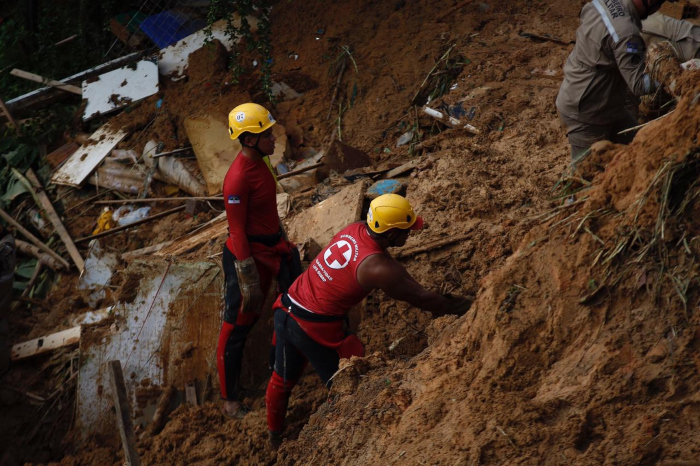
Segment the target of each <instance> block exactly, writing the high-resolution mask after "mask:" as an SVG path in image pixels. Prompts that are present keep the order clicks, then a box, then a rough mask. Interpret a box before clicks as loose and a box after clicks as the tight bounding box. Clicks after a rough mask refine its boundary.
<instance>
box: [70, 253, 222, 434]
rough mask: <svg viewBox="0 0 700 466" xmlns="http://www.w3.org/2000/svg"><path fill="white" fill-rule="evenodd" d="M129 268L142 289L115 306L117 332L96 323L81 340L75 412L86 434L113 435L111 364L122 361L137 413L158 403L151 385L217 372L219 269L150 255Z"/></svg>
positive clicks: (130, 278)
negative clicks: (143, 403)
mask: <svg viewBox="0 0 700 466" xmlns="http://www.w3.org/2000/svg"><path fill="white" fill-rule="evenodd" d="M123 273H124V274H125V277H126V280H127V282H125V283H130V284H132V286H136V285H135V284H136V283H138V290H137V291H136V292H135V293H134V295H133V296H132V297H130V298H128V299H127V300H126V301H118V302H117V303H115V305H114V308H113V310H114V316H115V330H111V329H109V328H102V329H100V328H97V329H95V330H94V331H93V332H91V333H90V334H89V335H85V336H84V337H83V338H82V339H81V342H80V354H81V365H80V369H79V370H78V371H79V372H78V384H77V385H78V387H77V407H76V409H77V426H78V428H79V429H80V432H81V433H82V434H83V435H84V436H85V437H87V436H88V435H91V434H95V433H102V434H105V433H109V432H112V433H113V432H114V418H113V417H111V416H109V415H107V414H109V413H111V411H110V408H111V405H112V400H111V394H110V393H109V390H108V389H106V387H107V386H108V382H107V370H106V369H107V368H106V366H105V364H104V363H105V362H107V361H111V360H115V359H118V360H119V361H121V363H122V367H123V371H124V378H125V379H126V380H125V381H126V387H127V393H128V394H129V397H130V399H131V407H132V414H134V415H135V414H136V413H138V412H139V411H144V412H145V411H147V409H146V407H145V406H141V401H144V402H147V401H148V400H149V399H150V401H151V402H153V403H155V402H156V401H157V396H154V395H153V394H152V393H153V392H151V391H150V390H151V388H153V386H155V387H161V388H163V387H166V386H169V385H174V386H176V387H178V388H182V387H183V386H184V385H185V384H188V383H192V381H194V380H200V381H203V380H204V379H205V378H206V376H207V375H208V374H209V375H213V374H215V370H216V369H215V368H216V342H217V340H216V336H217V335H218V333H219V328H220V326H221V317H220V309H223V307H222V301H223V285H224V283H223V273H221V271H220V269H219V267H218V266H217V265H215V264H212V263H208V262H179V263H174V264H172V265H170V266H168V265H167V264H166V263H165V262H162V261H153V260H149V261H134V262H133V263H132V264H131V265H129V267H128V268H127V269H126V270H125V271H124V272H123ZM185 352H187V353H190V354H189V355H187V356H183V354H184V353H185ZM140 392H142V393H140ZM139 400H141V401H139Z"/></svg>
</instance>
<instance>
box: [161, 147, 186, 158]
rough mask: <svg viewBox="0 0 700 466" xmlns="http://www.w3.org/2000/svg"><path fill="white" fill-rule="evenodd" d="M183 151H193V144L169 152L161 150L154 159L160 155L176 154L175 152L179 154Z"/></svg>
mask: <svg viewBox="0 0 700 466" xmlns="http://www.w3.org/2000/svg"><path fill="white" fill-rule="evenodd" d="M181 152H192V146H190V147H183V148H182V149H175V150H171V151H168V152H160V153H158V154H156V155H154V156H153V158H154V159H157V158H158V157H165V156H166V155H174V154H179V153H181Z"/></svg>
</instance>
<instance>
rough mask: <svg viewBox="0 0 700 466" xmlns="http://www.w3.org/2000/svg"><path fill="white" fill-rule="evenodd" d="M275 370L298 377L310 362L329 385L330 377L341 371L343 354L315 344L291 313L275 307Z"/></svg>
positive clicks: (293, 377) (280, 374)
mask: <svg viewBox="0 0 700 466" xmlns="http://www.w3.org/2000/svg"><path fill="white" fill-rule="evenodd" d="M274 321H275V334H276V335H277V345H276V346H275V364H274V370H275V372H276V373H277V374H278V375H279V376H281V377H282V379H284V380H295V381H296V380H298V379H299V377H300V376H301V374H302V372H304V368H305V367H306V363H307V361H308V362H309V363H311V367H313V368H314V370H315V371H316V373H317V374H318V376H319V377H320V378H321V381H322V382H323V384H324V385H325V386H326V387H328V388H330V386H331V383H332V382H331V380H330V379H331V377H333V374H335V373H336V371H337V370H338V363H339V362H340V356H339V355H338V352H337V351H336V350H334V349H331V348H326V347H325V346H322V345H320V344H319V343H316V342H315V341H314V340H312V339H311V337H309V336H308V335H307V334H306V332H304V330H302V329H301V327H300V326H299V324H298V323H297V321H296V320H294V318H293V317H292V316H290V315H289V314H288V313H286V312H285V311H284V310H282V309H275V315H274Z"/></svg>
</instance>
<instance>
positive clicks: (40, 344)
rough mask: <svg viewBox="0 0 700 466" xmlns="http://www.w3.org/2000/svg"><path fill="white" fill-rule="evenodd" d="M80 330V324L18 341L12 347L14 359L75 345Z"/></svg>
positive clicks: (78, 339) (78, 338)
mask: <svg viewBox="0 0 700 466" xmlns="http://www.w3.org/2000/svg"><path fill="white" fill-rule="evenodd" d="M80 332H81V326H80V325H78V326H77V327H73V328H69V329H68V330H63V331H61V332H56V333H52V334H50V335H46V336H43V337H39V338H35V339H33V340H29V341H25V342H23V343H18V344H16V345H14V346H13V347H12V360H13V361H19V360H22V359H27V358H30V357H32V356H37V355H40V354H43V353H47V352H49V351H53V350H55V349H58V348H63V347H65V346H70V345H74V344H76V343H78V342H79V341H80Z"/></svg>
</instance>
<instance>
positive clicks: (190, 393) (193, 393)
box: [185, 384, 197, 406]
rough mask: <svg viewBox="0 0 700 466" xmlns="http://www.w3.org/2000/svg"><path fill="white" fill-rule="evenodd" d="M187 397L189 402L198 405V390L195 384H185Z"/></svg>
mask: <svg viewBox="0 0 700 466" xmlns="http://www.w3.org/2000/svg"><path fill="white" fill-rule="evenodd" d="M185 398H186V399H187V404H189V405H192V406H197V390H195V388H194V385H192V384H188V385H186V386H185Z"/></svg>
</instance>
